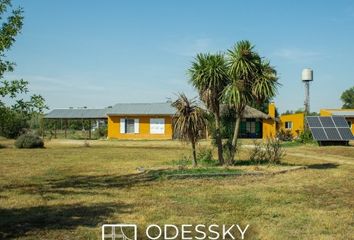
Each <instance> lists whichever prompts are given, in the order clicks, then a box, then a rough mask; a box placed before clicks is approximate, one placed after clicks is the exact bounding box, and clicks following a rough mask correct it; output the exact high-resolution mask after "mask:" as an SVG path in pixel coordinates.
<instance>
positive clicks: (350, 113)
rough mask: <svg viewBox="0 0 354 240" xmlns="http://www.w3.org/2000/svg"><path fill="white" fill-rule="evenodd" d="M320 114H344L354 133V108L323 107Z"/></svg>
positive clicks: (324, 115)
mask: <svg viewBox="0 0 354 240" xmlns="http://www.w3.org/2000/svg"><path fill="white" fill-rule="evenodd" d="M320 116H323V117H326V116H342V117H345V119H346V120H347V122H348V125H349V127H350V129H351V131H352V134H353V135H354V109H321V110H320Z"/></svg>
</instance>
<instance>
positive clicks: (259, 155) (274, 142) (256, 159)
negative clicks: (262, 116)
mask: <svg viewBox="0 0 354 240" xmlns="http://www.w3.org/2000/svg"><path fill="white" fill-rule="evenodd" d="M284 156H285V152H284V150H283V148H282V145H281V142H280V140H279V139H276V138H269V139H267V141H266V143H258V142H254V148H253V149H252V151H251V153H250V156H249V160H250V162H253V163H257V164H262V163H270V164H279V163H280V162H281V159H282V158H283V157H284Z"/></svg>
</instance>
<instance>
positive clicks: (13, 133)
mask: <svg viewBox="0 0 354 240" xmlns="http://www.w3.org/2000/svg"><path fill="white" fill-rule="evenodd" d="M28 127H29V125H28V122H27V120H26V118H25V116H24V115H23V114H21V113H18V112H15V111H13V110H11V109H8V108H1V109H0V136H3V137H6V138H16V137H18V136H20V135H21V134H23V133H24V132H25V130H26V129H27V128H28Z"/></svg>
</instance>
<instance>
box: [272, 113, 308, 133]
mask: <svg viewBox="0 0 354 240" xmlns="http://www.w3.org/2000/svg"><path fill="white" fill-rule="evenodd" d="M304 126H305V115H304V113H294V114H284V115H281V116H280V117H279V127H278V129H282V130H284V131H290V132H291V133H292V135H293V137H298V136H299V135H300V133H301V132H303V131H304Z"/></svg>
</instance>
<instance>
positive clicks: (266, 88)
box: [223, 41, 279, 162]
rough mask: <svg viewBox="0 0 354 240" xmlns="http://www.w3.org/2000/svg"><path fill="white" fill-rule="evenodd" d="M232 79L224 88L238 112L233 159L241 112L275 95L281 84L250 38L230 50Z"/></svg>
mask: <svg viewBox="0 0 354 240" xmlns="http://www.w3.org/2000/svg"><path fill="white" fill-rule="evenodd" d="M227 63H228V67H229V75H230V81H229V84H228V85H227V86H226V87H225V89H224V95H223V99H224V101H225V102H226V103H227V104H229V105H230V106H231V107H233V108H234V109H235V111H236V123H235V129H234V134H233V138H232V143H231V145H232V148H231V154H230V159H229V161H230V162H233V161H234V156H235V151H236V146H237V140H238V134H239V129H240V123H241V119H242V115H243V113H244V110H245V107H246V105H251V104H252V103H254V102H258V103H261V102H262V101H264V100H267V99H271V98H273V97H274V96H275V94H276V91H277V87H278V85H279V83H278V82H277V80H278V78H277V76H276V71H275V69H274V68H273V67H272V66H271V65H270V63H269V61H264V60H262V58H261V57H260V56H259V54H258V53H257V52H256V51H254V46H253V45H251V43H250V42H249V41H240V42H238V43H236V45H235V46H234V48H233V49H232V50H228V59H227Z"/></svg>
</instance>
